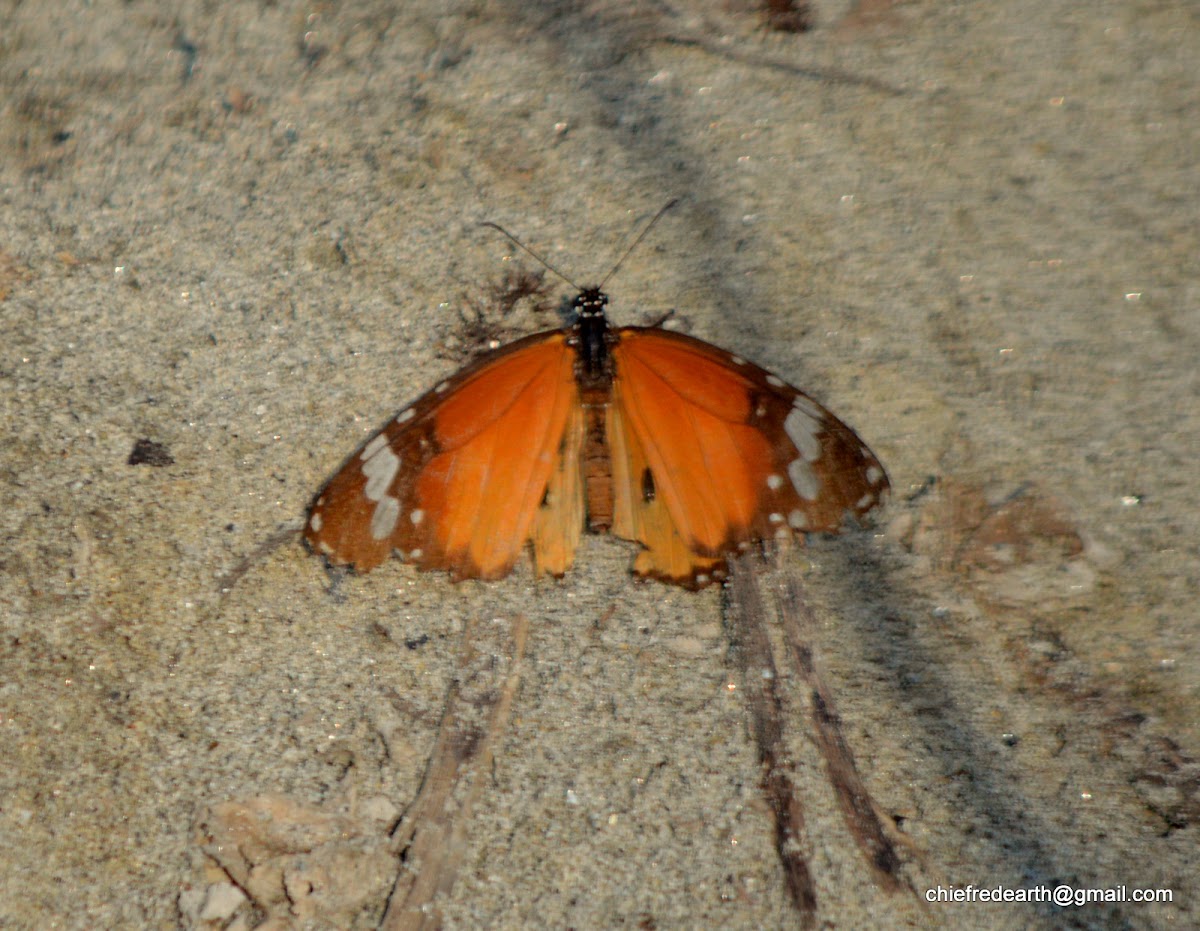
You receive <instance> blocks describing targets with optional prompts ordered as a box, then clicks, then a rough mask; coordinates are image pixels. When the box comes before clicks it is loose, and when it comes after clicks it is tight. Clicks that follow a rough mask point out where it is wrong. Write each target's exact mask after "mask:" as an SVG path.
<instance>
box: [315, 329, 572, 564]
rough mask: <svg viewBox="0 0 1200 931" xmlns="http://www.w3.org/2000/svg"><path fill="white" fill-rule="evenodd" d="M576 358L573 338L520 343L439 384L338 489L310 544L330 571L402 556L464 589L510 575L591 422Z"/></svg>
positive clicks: (385, 432) (326, 501)
mask: <svg viewBox="0 0 1200 931" xmlns="http://www.w3.org/2000/svg"><path fill="white" fill-rule="evenodd" d="M574 359H575V353H574V350H573V349H572V348H571V347H570V346H569V345H567V342H566V333H565V332H564V331H559V330H555V331H550V332H545V333H539V334H535V335H534V336H530V337H527V338H525V339H523V340H518V341H517V342H515V343H513V344H511V345H509V346H506V347H504V348H503V349H501V350H500V351H498V352H496V353H492V354H491V355H488V356H486V357H484V358H483V359H480V360H479V361H478V362H476V363H474V364H473V365H470V366H467V367H466V368H464V369H463V370H461V371H460V372H458V373H457V374H456V375H454V376H452V377H451V378H450V379H448V380H447V381H444V382H442V383H441V384H439V385H438V386H437V387H435V388H434V389H433V390H432V391H430V392H428V393H427V394H425V395H424V396H422V397H421V398H420V399H418V400H417V401H416V402H415V403H414V404H413V405H412V406H411V407H407V408H405V409H404V410H402V411H401V412H400V413H399V414H398V415H396V417H394V418H393V419H392V420H391V421H389V422H388V423H387V424H386V425H385V426H384V428H383V429H382V430H381V431H380V432H379V433H377V434H376V435H375V436H373V437H372V438H371V439H370V440H368V441H367V442H366V443H365V444H364V445H363V446H362V447H361V448H360V449H359V450H358V451H357V452H356V453H355V454H354V455H353V456H351V457H350V459H349V460H348V461H347V462H346V463H345V464H344V465H343V466H342V468H341V469H340V470H339V471H338V472H337V473H336V474H335V475H334V476H333V478H332V479H330V480H329V482H328V484H326V486H325V487H324V488H323V489H322V490H321V492H320V493H319V494H318V495H317V498H316V500H315V502H314V503H313V506H312V509H311V512H310V517H309V521H308V525H307V527H306V528H305V531H304V536H305V539H306V540H307V541H308V542H309V544H310V546H311V547H312V548H313V549H314V550H315V551H316V552H318V553H322V554H323V555H325V556H326V557H327V558H328V560H329V561H330V562H331V563H333V564H348V565H352V566H354V568H355V569H356V570H358V571H360V572H367V571H369V570H371V569H372V568H374V567H375V566H378V565H379V564H380V563H382V562H383V561H384V560H385V559H386V558H387V556H388V554H389V553H391V551H392V550H393V549H394V550H397V551H399V553H400V555H401V556H402V557H403V558H404V559H405V560H406V561H408V562H412V563H415V564H416V565H417V566H418V567H419V568H421V569H445V570H448V571H449V572H450V573H451V575H452V576H453V577H454V578H455V579H463V578H480V579H497V578H501V577H502V576H505V575H507V574H508V573H509V571H510V570H511V569H512V567H513V564H514V563H515V562H516V559H517V557H518V556H519V555H520V552H521V549H522V547H523V546H524V544H525V542H526V541H527V540H528V539H530V537H531V530H532V528H533V526H534V522H535V519H538V513H539V509H540V508H541V507H542V505H543V503H544V498H545V496H546V493H547V488H548V485H550V484H551V479H552V477H555V476H558V475H560V473H561V472H562V469H561V464H560V460H561V459H562V456H563V453H564V450H566V449H567V447H568V446H569V444H565V443H564V441H565V440H566V439H567V433H568V426H569V425H570V424H573V423H575V422H576V421H577V420H578V419H579V418H580V417H581V416H582V415H581V414H580V413H579V412H578V409H579V407H580V402H579V390H578V387H577V386H576V382H575V378H574ZM559 481H560V482H561V479H559ZM544 523H545V519H544V518H543V519H542V521H541V523H539V528H540V529H539V533H541V534H542V536H543V538H545V542H544V543H543V544H542V545H541V549H542V551H548V548H550V547H551V544H552V543H553V544H555V545H556V546H557V551H561V550H562V549H563V545H562V544H561V541H557V540H552V539H551V538H550V536H549V534H550V533H552V532H553V528H554V526H556V525H545V526H543V524H544ZM580 523H582V521H581V522H580ZM577 536H578V532H576V538H577ZM569 550H570V553H571V554H572V555H573V552H574V545H573V544H572V545H570V546H569ZM557 559H558V562H561V561H562V557H561V555H560V556H559V557H557ZM558 562H554V563H553V566H557V565H558ZM567 564H569V558H568V559H567ZM563 568H565V565H564V566H563ZM560 571H561V570H560Z"/></svg>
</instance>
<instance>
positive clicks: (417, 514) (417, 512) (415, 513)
mask: <svg viewBox="0 0 1200 931" xmlns="http://www.w3.org/2000/svg"><path fill="white" fill-rule="evenodd" d="M408 519H409V520H411V521H412V522H413V526H414V527H419V526H420V525H421V521H423V520H424V519H425V512H424V511H422V510H421V509H420V508H413V510H412V513H411V514H409V515H408Z"/></svg>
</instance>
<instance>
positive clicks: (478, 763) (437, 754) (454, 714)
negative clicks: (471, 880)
mask: <svg viewBox="0 0 1200 931" xmlns="http://www.w3.org/2000/svg"><path fill="white" fill-rule="evenodd" d="M475 628H476V625H475V624H474V623H472V624H470V625H468V627H467V630H466V631H464V633H463V652H462V656H461V657H460V660H459V669H460V672H461V674H462V675H464V676H465V674H466V673H467V671H468V670H469V668H470V667H471V666H472V665H473V663H474V661H475V659H476V647H475V643H474V641H475ZM528 634H529V620H528V618H526V617H525V616H524V615H520V616H518V617H517V618H515V619H514V621H513V627H512V633H511V637H512V647H511V653H510V655H511V659H510V661H509V663H508V675H507V676H505V677H504V679H503V680H500V681H497V680H496V679H495V678H494V677H488V676H486V675H482V676H479V677H474V676H473V677H472V678H471V679H470V680H469V681H463V680H462V679H456V680H455V681H454V682H453V683H452V684H451V686H450V690H449V692H448V694H447V696H446V709H445V712H444V714H443V715H442V724H441V727H440V728H439V730H438V736H437V740H436V741H435V742H434V748H433V754H432V755H431V757H430V759H429V765H428V766H427V767H426V770H425V778H424V780H423V781H422V783H421V789H420V791H419V792H418V793H417V797H416V799H415V800H414V801H413V803H412V804H411V805H410V806H409V808H408V810H407V811H406V812H405V813H404V817H403V819H401V821H400V823H399V824H398V825H397V826H396V829H395V830H394V831H393V832H392V850H393V851H395V852H396V854H397V855H400V854H403V855H404V862H403V864H402V865H401V869H400V873H399V875H398V876H397V878H396V883H395V885H394V886H393V888H392V893H391V895H390V896H389V898H388V906H387V911H386V912H385V913H384V916H383V921H382V923H381V924H380V926H379V927H380V929H381V931H424V929H432V928H439V927H441V925H442V920H441V912H440V909H439V908H438V905H437V901H436V900H437V899H438V898H439V897H441V898H443V899H444V898H445V897H446V896H448V895H449V894H450V891H451V889H452V888H453V887H454V881H455V879H456V878H457V876H458V868H459V865H460V864H461V862H462V858H463V855H464V854H465V852H466V848H467V842H466V841H467V829H468V827H469V825H470V821H471V813H472V811H473V809H474V806H475V803H476V802H477V801H478V800H479V797H480V795H481V794H482V792H483V787H484V785H485V784H486V782H487V774H488V773H489V772H490V770H491V766H492V760H493V759H494V757H495V747H496V744H497V743H498V741H499V739H500V737H501V736H502V735H503V733H504V731H505V730H506V729H507V727H508V720H509V717H510V715H511V713H512V704H513V698H514V697H515V695H516V692H517V687H518V685H519V684H520V681H521V665H522V664H521V660H522V657H523V656H524V653H525V643H526V641H527V639H528ZM464 693H465V694H464ZM481 718H482V720H481Z"/></svg>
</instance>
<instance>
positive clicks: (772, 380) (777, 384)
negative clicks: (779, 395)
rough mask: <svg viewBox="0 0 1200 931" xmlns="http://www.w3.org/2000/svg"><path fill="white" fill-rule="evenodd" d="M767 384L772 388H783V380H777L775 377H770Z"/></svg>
mask: <svg viewBox="0 0 1200 931" xmlns="http://www.w3.org/2000/svg"><path fill="white" fill-rule="evenodd" d="M767 384H768V385H770V386H771V387H772V388H782V387H783V379H782V378H776V377H775V376H774V375H768V376H767Z"/></svg>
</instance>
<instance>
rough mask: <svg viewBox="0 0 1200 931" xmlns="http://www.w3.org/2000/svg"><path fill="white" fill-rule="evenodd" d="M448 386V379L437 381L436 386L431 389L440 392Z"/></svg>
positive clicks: (436, 392)
mask: <svg viewBox="0 0 1200 931" xmlns="http://www.w3.org/2000/svg"><path fill="white" fill-rule="evenodd" d="M449 387H450V382H448V381H443V382H438V385H437V387H436V388H434V389H433V393H434V394H441V393H442V392H443V391H445V390H446V389H447V388H449Z"/></svg>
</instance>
